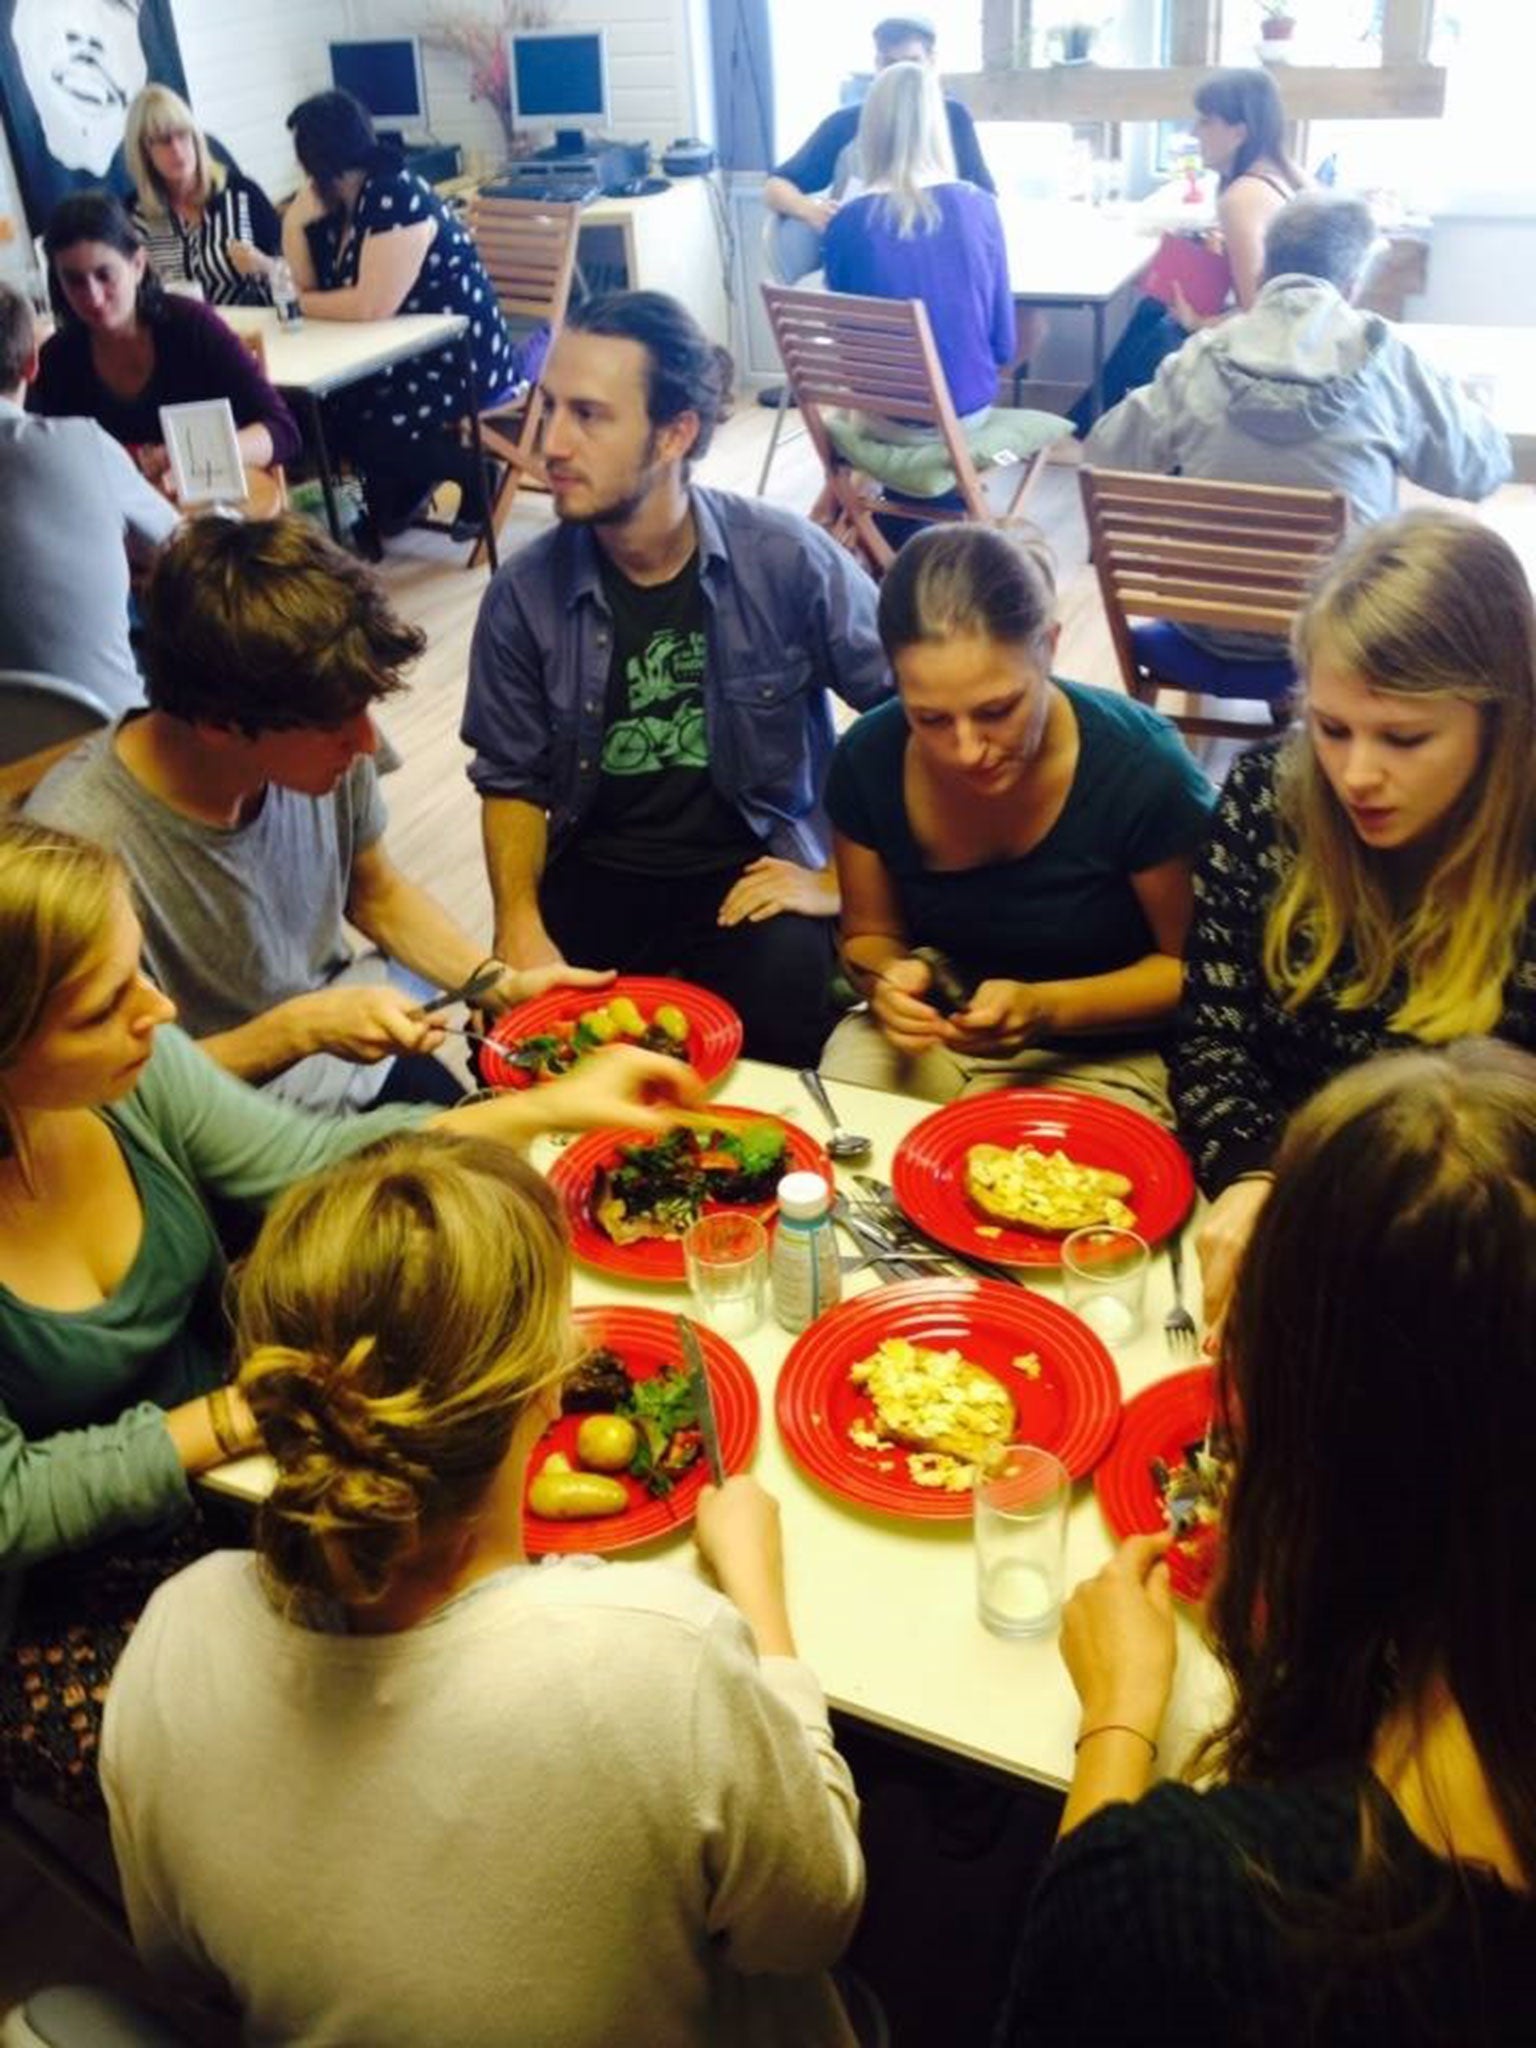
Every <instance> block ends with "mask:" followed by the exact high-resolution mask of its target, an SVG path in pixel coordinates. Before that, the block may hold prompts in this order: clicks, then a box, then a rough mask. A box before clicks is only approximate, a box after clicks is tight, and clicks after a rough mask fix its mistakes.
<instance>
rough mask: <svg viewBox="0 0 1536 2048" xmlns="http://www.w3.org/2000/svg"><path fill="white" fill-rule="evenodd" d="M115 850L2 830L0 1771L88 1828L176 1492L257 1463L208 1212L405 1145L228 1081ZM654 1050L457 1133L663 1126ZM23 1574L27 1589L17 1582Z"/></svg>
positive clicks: (388, 1127) (176, 1521) (65, 836)
mask: <svg viewBox="0 0 1536 2048" xmlns="http://www.w3.org/2000/svg"><path fill="white" fill-rule="evenodd" d="M139 939H140V933H139V923H138V919H137V917H136V916H135V915H134V911H133V906H132V902H131V900H130V898H129V894H128V888H127V883H126V879H125V877H124V874H123V871H122V869H121V867H120V866H119V864H118V862H117V861H116V860H115V859H114V858H113V857H112V855H110V854H108V853H106V852H104V851H103V850H102V849H101V848H99V847H96V846H93V845H91V844H90V843H89V842H87V841H85V840H82V839H77V838H75V837H74V835H73V834H71V833H68V832H63V831H59V830H57V829H53V828H49V827H46V826H42V825H37V824H33V823H31V822H30V821H28V820H24V819H11V820H7V821H4V822H0V957H3V958H4V960H5V962H6V977H5V982H4V986H3V989H0V1776H3V1778H4V1780H5V1782H7V1783H8V1784H11V1785H22V1786H25V1787H26V1788H27V1789H30V1790H35V1791H40V1792H43V1793H45V1794H46V1795H47V1796H48V1797H50V1798H52V1799H55V1800H58V1801H60V1802H61V1803H65V1804H71V1805H76V1806H79V1807H81V1808H83V1809H85V1810H93V1809H96V1808H99V1796H100V1795H99V1789H98V1786H97V1781H96V1774H95V1764H96V1756H95V1748H96V1735H97V1729H98V1725H99V1719H100V1708H101V1701H102V1698H103V1696H104V1693H105V1687H106V1681H107V1679H108V1677H109V1676H110V1674H111V1670H112V1666H113V1663H114V1662H115V1659H116V1657H117V1655H118V1653H119V1651H120V1650H121V1647H122V1643H123V1641H124V1639H125V1637H126V1635H127V1632H128V1630H129V1628H131V1626H132V1623H133V1618H134V1616H135V1615H136V1614H137V1613H138V1610H139V1608H140V1606H142V1604H143V1601H144V1598H145V1596H146V1594H147V1592H148V1590H149V1588H150V1587H151V1586H152V1585H154V1584H155V1583H157V1581H158V1580H159V1579H160V1578H163V1577H164V1576H165V1574H166V1572H167V1571H169V1570H171V1569H174V1568H175V1566H176V1564H178V1563H179V1562H183V1561H184V1560H185V1558H186V1557H187V1556H188V1555H189V1554H191V1553H190V1550H189V1548H188V1546H189V1545H190V1546H191V1547H192V1548H194V1549H195V1548H196V1547H198V1546H200V1545H201V1544H202V1543H203V1542H205V1540H206V1539H205V1538H204V1537H203V1536H202V1535H201V1534H200V1532H199V1531H198V1529H197V1527H196V1524H195V1522H194V1521H192V1520H190V1519H189V1518H190V1517H191V1516H192V1495H191V1490H190V1483H191V1481H192V1479H193V1478H194V1477H195V1476H196V1475H197V1474H199V1473H201V1472H204V1471H207V1470H208V1469H209V1468H210V1467H211V1466H214V1465H217V1464H220V1463H222V1462H223V1461H224V1460H225V1459H227V1458H230V1457H237V1456H240V1455H242V1454H244V1453H245V1452H247V1451H250V1450H251V1449H253V1448H254V1447H255V1444H256V1441H257V1439H256V1429H255V1424H254V1423H253V1421H252V1419H251V1416H250V1413H249V1411H248V1409H247V1407H246V1404H245V1401H244V1397H243V1396H242V1395H241V1394H240V1392H239V1391H238V1389H233V1388H229V1387H227V1386H226V1384H225V1382H226V1380H227V1378H228V1373H229V1362H230V1351H229V1333H228V1330H227V1328H226V1326H225V1319H224V1312H223V1286H224V1279H225V1274H226V1264H225V1256H224V1251H223V1248H222V1246H221V1243H220V1240H219V1236H218V1233H217V1230H216V1226H215V1220H214V1213H213V1205H214V1204H216V1203H218V1202H220V1201H226V1202H233V1203H238V1204H251V1205H261V1204H264V1203H265V1202H267V1201H268V1200H270V1199H271V1198H272V1196H273V1195H275V1194H276V1193H277V1192H278V1191H279V1190H281V1189H282V1188H285V1187H287V1186H288V1185H289V1184H290V1183H291V1182H293V1181H295V1180H297V1179H299V1178H300V1177H302V1176H303V1175H305V1174H307V1173H311V1172H313V1171H314V1170H315V1168H317V1167H320V1166H324V1165H327V1164H331V1163H333V1162H335V1161H336V1160H338V1159H341V1158H344V1157H346V1156H347V1155H349V1154H351V1153H353V1152H355V1151H357V1150H359V1149H360V1148H361V1147H363V1146H365V1145H368V1144H370V1143H372V1142H374V1141H375V1140H377V1139H379V1138H381V1137H386V1136H388V1135H390V1134H391V1133H394V1132H398V1131H400V1130H402V1129H404V1128H408V1127H410V1126H412V1125H414V1124H415V1123H417V1122H419V1121H420V1120H421V1117H422V1115H423V1111H422V1110H420V1109H418V1108H413V1107H410V1106H401V1107H398V1108H386V1109H379V1110H372V1111H368V1112H365V1113H363V1114H362V1115H358V1116H352V1117H346V1118H332V1117H316V1116H309V1115H306V1114H304V1113H303V1112H302V1111H299V1110H297V1109H293V1108H290V1107H288V1106H287V1105H285V1104H282V1103H278V1102H275V1101H273V1100H271V1099H270V1098H269V1097H267V1096H264V1095H262V1094H260V1093H258V1091H256V1090H255V1089H253V1088H248V1087H246V1086H245V1085H244V1083H242V1082H240V1081H237V1080H235V1079H234V1078H233V1077H232V1076H230V1075H229V1074H226V1073H225V1072H224V1070H223V1069H222V1068H221V1067H218V1066H216V1065H215V1064H214V1062H213V1061H212V1060H210V1059H209V1058H207V1056H206V1055H205V1054H203V1053H202V1052H200V1051H199V1050H198V1049H197V1047H196V1046H195V1045H194V1044H193V1043H192V1042H191V1040H190V1039H188V1038H186V1037H185V1036H183V1034H182V1033H181V1032H180V1031H178V1030H176V1029H175V1028H174V1027H173V1025H172V1024H171V1022H170V1020H171V1019H172V1018H173V1017H174V1015H175V1010H174V1006H173V1005H172V1004H171V1003H169V1002H168V1001H167V1000H166V998H165V997H164V996H163V995H162V994H161V993H160V991H159V990H158V989H157V988H155V987H154V986H153V985H152V984H151V983H150V982H148V981H146V980H145V978H144V976H143V974H142V972H141V971H140V967H139ZM679 1087H681V1089H682V1090H683V1092H684V1093H686V1092H688V1090H689V1087H690V1082H689V1079H688V1070H687V1069H686V1068H684V1067H681V1066H679V1064H678V1063H677V1062H676V1061H675V1060H667V1059H665V1058H663V1057H662V1056H661V1055H659V1054H656V1055H650V1054H646V1055H641V1056H640V1062H639V1064H636V1063H635V1062H634V1061H632V1060H628V1059H622V1060H620V1061H613V1060H610V1059H609V1058H608V1057H607V1056H606V1055H605V1056H604V1057H603V1058H602V1059H601V1060H594V1061H592V1062H590V1063H588V1065H587V1067H586V1068H585V1070H584V1071H583V1072H582V1073H580V1074H576V1075H572V1076H570V1077H567V1079H566V1080H565V1081H563V1082H562V1083H561V1084H560V1086H559V1088H556V1087H555V1086H554V1085H553V1084H551V1085H550V1086H548V1087H545V1088H540V1089H538V1090H534V1091H530V1092H529V1093H528V1094H526V1095H510V1096H505V1097H501V1098H498V1099H496V1100H494V1101H490V1102H483V1103H472V1104H466V1105H465V1106H463V1107H461V1108H458V1109H455V1110H452V1111H450V1112H448V1113H447V1114H446V1116H444V1117H443V1118H441V1119H440V1121H441V1122H442V1124H443V1125H444V1127H445V1128H447V1129H449V1130H459V1131H467V1132H472V1133H480V1134H483V1135H485V1136H488V1137H494V1138H500V1139H502V1140H503V1141H504V1142H507V1143H515V1142H518V1141H520V1140H522V1139H524V1138H527V1137H528V1136H531V1135H532V1134H533V1133H534V1132H536V1131H540V1130H543V1129H546V1128H548V1127H550V1126H551V1125H560V1124H561V1123H562V1122H563V1123H564V1124H565V1125H566V1127H568V1128H570V1127H575V1126H577V1125H581V1124H592V1123H596V1124H599V1125H606V1124H612V1123H631V1124H634V1125H636V1126H638V1127H642V1128H648V1129H653V1130H659V1129H664V1128H665V1118H664V1117H663V1115H662V1114H661V1112H660V1111H659V1110H658V1109H656V1108H652V1107H649V1106H647V1105H646V1104H645V1102H644V1101H643V1100H642V1096H643V1094H644V1093H645V1092H646V1091H647V1090H651V1091H654V1092H655V1093H656V1094H657V1095H658V1096H668V1095H675V1094H676V1093H677V1091H678V1090H679ZM23 1575H24V1576H23Z"/></svg>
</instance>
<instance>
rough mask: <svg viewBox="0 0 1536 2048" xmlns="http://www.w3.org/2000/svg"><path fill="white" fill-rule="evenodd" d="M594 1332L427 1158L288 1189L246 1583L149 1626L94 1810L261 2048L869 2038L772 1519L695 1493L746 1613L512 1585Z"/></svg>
mask: <svg viewBox="0 0 1536 2048" xmlns="http://www.w3.org/2000/svg"><path fill="white" fill-rule="evenodd" d="M569 1296H570V1259H569V1252H568V1249H567V1246H566V1243H565V1236H564V1231H563V1228H562V1225H561V1219H560V1212H559V1209H558V1206H557V1204H556V1202H555V1200H554V1198H553V1197H552V1195H551V1194H550V1192H549V1190H548V1189H547V1188H546V1187H545V1185H544V1184H543V1183H542V1182H541V1181H540V1180H539V1179H538V1177H537V1176H536V1175H535V1174H533V1173H532V1172H531V1171H530V1170H529V1169H528V1168H527V1167H525V1166H523V1165H522V1164H521V1163H520V1162H519V1161H518V1160H517V1159H516V1158H515V1157H514V1156H513V1155H512V1154H510V1153H509V1152H507V1151H506V1150H505V1149H504V1148H503V1147H500V1146H495V1145H487V1144H484V1143H480V1142H466V1141H464V1140H461V1139H451V1138H447V1137H444V1136H439V1135H436V1134H433V1135H427V1136H421V1137H413V1138H407V1139H402V1140H400V1141H398V1142H396V1143H393V1144H391V1145H388V1146H386V1147H382V1148H380V1149H378V1150H377V1151H375V1152H373V1153H372V1154H370V1155H368V1156H367V1157H366V1158H360V1159H356V1160H353V1161H351V1162H350V1163H349V1164H348V1165H346V1166H344V1167H342V1168H340V1169H338V1170H337V1171H335V1172H332V1173H330V1174H328V1175H325V1176H323V1177H320V1178H317V1179H314V1180H311V1181H310V1182H308V1183H306V1184H305V1185H304V1186H303V1187H300V1188H296V1189H294V1190H293V1191H292V1192H291V1193H290V1194H289V1195H288V1196H286V1197H285V1198H284V1200H283V1201H282V1202H280V1203H279V1204H278V1205H277V1206H276V1207H275V1208H274V1210H273V1212H272V1214H271V1216H270V1217H269V1218H268V1221H267V1224H266V1227H265V1229H264V1230H263V1232H262V1235H261V1238H260V1240H259V1242H258V1244H257V1246H256V1249H255V1251H254V1252H253V1254H252V1256H251V1258H250V1261H249V1263H248V1265H247V1267H246V1269H245V1271H244V1273H243V1275H242V1279H241V1285H240V1300H239V1331H238V1348H239V1353H240V1358H241V1366H240V1387H241V1390H242V1392H243V1394H244V1395H245V1398H246V1399H247V1400H248V1401H249V1402H250V1404H251V1407H252V1409H253V1411H254V1413H255V1415H256V1417H257V1419H258V1422H259V1424H260V1427H261V1431H262V1435H263V1438H264V1440H265V1442H266V1444H267V1447H268V1449H269V1450H270V1451H271V1453H272V1456H273V1458H274V1459H275V1461H276V1465H277V1478H276V1483H275V1485H274V1487H273V1491H272V1494H271V1496H270V1498H269V1500H268V1501H267V1502H266V1504H265V1505H264V1507H263V1509H262V1511H261V1515H260V1520H259V1523H258V1529H257V1554H256V1556H255V1557H251V1556H249V1555H247V1554H245V1553H225V1554H223V1555H221V1556H217V1557H210V1558H207V1559H205V1560H203V1562H202V1563H201V1564H199V1565H197V1566H195V1567H194V1568H193V1569H191V1570H190V1571H187V1572H185V1573H183V1574H182V1575H181V1576H180V1577H179V1578H178V1579H176V1580H175V1581H173V1582H172V1583H171V1584H169V1585H167V1586H166V1587H164V1588H163V1589H162V1592H161V1593H160V1595H159V1596H158V1597H157V1598H156V1599H155V1601H154V1602H153V1603H152V1604H151V1606H150V1608H149V1610H148V1611H147V1612H146V1614H145V1616H144V1619H143V1621H142V1623H141V1624H140V1627H139V1630H138V1632H137V1633H136V1635H135V1637H134V1640H133V1642H132V1643H131V1645H130V1646H129V1649H128V1652H127V1655H126V1656H125V1658H124V1660H123V1663H122V1667H121V1669H120V1671H119V1674H118V1678H117V1681H116V1684H115V1685H114V1688H113V1693H112V1700H111V1705H110V1709H109V1714H108V1723H107V1731H106V1745H105V1759H104V1766H103V1775H104V1779H105V1782H106V1787H107V1796H108V1801H109V1805H110V1808H111V1812H112V1818H113V1835H114V1842H115V1845H116V1849H117V1854H118V1862H119V1867H120V1869H121V1871H122V1875H123V1881H124V1889H125V1893H126V1896H127V1901H128V1909H129V1914H130V1917H131V1919H132V1922H133V1929H134V1935H135V1939H136V1940H137V1942H138V1945H139V1948H140V1951H141V1953H142V1954H143V1955H144V1957H145V1959H146V1961H148V1962H149V1964H150V1965H151V1966H152V1967H153V1968H155V1969H156V1970H158V1971H160V1972H162V1973H163V1974H166V1975H168V1976H172V1977H175V1978H177V1979H180V1980H181V1981H183V1982H188V1983H191V1984H193V1985H195V1986H199V1987H202V1988H204V1989H207V1988H209V1987H210V1986H212V1987H217V1988H218V1989H220V1990H223V1991H226V1992H228V1993H229V1994H230V1995H232V1997H233V1999H234V2002H235V2004H236V2005H237V2006H238V2008H239V2010H240V2012H241V2014H242V2015H243V2018H244V2021H245V2025H246V2028H247V2030H248V2032H249V2033H250V2034H251V2036H252V2037H253V2038H260V2039H267V2040H282V2041H299V2040H308V2041H320V2040H342V2039H345V2040H349V2041H358V2042H363V2041H366V2042H367V2043H369V2044H370V2048H407V2044H409V2048H415V2044H417V2043H420V2042H424V2041H432V2040H442V2039H451V2040H452V2041H453V2042H454V2043H455V2044H456V2048H477V2044H481V2043H484V2044H487V2048H489V2044H492V2043H496V2044H500V2043H502V2042H506V2041H508V2040H511V2039H516V2040H518V2041H527V2042H550V2043H553V2042H556V2041H562V2042H571V2043H577V2042H592V2043H598V2042H605V2043H606V2042H610V2041H620V2040H624V2039H629V2038H633V2039H637V2040H643V2041H644V2042H645V2043H646V2044H647V2048H704V2044H705V2043H717V2042H731V2043H734V2044H742V2048H749V2044H753V2043H761V2044H763V2048H768V2044H770V2043H776V2042H791V2041H792V2042H794V2043H796V2044H797V2048H834V2044H848V2043H850V2041H851V2036H850V2035H849V2032H848V2029H847V2026H846V2023H845V2021H844V2019H843V2016H842V2013H841V2010H840V2008H839V2006H838V2002H837V2000H836V1997H835V1995H834V1993H833V1991H832V1988H831V1984H830V1981H829V1980H828V1978H827V1977H826V1976H825V1974H824V1972H825V1968H826V1966H827V1965H828V1964H829V1963H831V1962H832V1961H833V1960H834V1959H835V1957H836V1955H837V1953H838V1951H839V1949H840V1948H841V1947H842V1945H843V1943H844V1941H845V1940H846V1938H847V1935H848V1933H849V1931H850V1929H851V1925H852V1921H853V1917H854V1915H855V1913H856V1911H857V1908H858V1903H859V1898H860V1893H861V1888H862V1868H861V1863H860V1858H859V1850H858V1841H857V1833H856V1828H855V1812H856V1806H855V1801H854V1798H853V1790H852V1786H851V1784H850V1782H849V1778H848V1774H847V1771H846V1768H845V1767H844V1765H843V1764H842V1762H841V1760H840V1759H839V1757H838V1756H837V1753H836V1751H835V1750H834V1749H833V1747H832V1738H831V1733H830V1730H829V1728H828V1725H827V1718H826V1707H825V1702H824V1701H823V1699H822V1696H821V1691H820V1688H819V1686H818V1685H817V1683H816V1681H815V1679H814V1677H813V1676H812V1674H811V1673H810V1671H809V1670H808V1669H807V1668H806V1667H805V1666H804V1665H803V1664H801V1663H800V1662H799V1661H798V1660H797V1658H796V1655H795V1647H794V1641H793V1638H792V1636H791V1633H790V1625H789V1618H788V1613H787V1609H786V1605H785V1597H784V1577H783V1565H782V1559H781V1555H780V1548H779V1532H778V1515H777V1508H776V1506H775V1504H774V1502H773V1501H772V1499H771V1498H770V1496H769V1495H767V1494H766V1493H764V1492H763V1490H762V1489H761V1488H760V1487H759V1486H758V1485H757V1484H756V1482H755V1481H754V1480H752V1479H749V1478H747V1477H745V1476H738V1477H735V1478H732V1479H729V1480H727V1481H726V1482H725V1484H724V1485H723V1486H722V1487H720V1488H719V1489H715V1488H713V1487H707V1488H706V1489H705V1490H704V1493H703V1495H702V1496H701V1499H700V1503H699V1510H698V1523H697V1540H698V1546H699V1550H700V1553H701V1555H702V1557H703V1559H704V1561H705V1563H706V1564H707V1565H708V1566H709V1567H710V1568H711V1570H712V1571H713V1573H714V1575H715V1578H716V1579H717V1581H718V1583H719V1585H720V1587H721V1589H722V1591H723V1592H724V1594H725V1595H726V1596H727V1597H726V1598H724V1599H722V1598H721V1595H720V1594H719V1593H716V1592H714V1591H713V1590H711V1589H710V1588H708V1587H706V1586H704V1585H703V1584H701V1583H700V1582H699V1580H698V1579H697V1578H696V1577H694V1576H693V1574H691V1573H688V1572H682V1571H677V1570H675V1569H669V1568H668V1567H666V1566H663V1565H661V1564H650V1563H641V1564H605V1563H602V1562H600V1561H598V1560H596V1559H593V1558H580V1557H571V1558H562V1559H559V1560H550V1561H547V1562H546V1563H545V1564H544V1565H543V1566H541V1567H539V1568H537V1569H534V1568H531V1567H530V1566H529V1565H528V1563H527V1561H526V1558H525V1556H524V1552H523V1543H522V1513H523V1488H524V1480H525V1476H526V1472H527V1466H528V1460H529V1454H530V1452H531V1450H532V1448H533V1446H534V1444H535V1443H536V1442H537V1440H538V1439H539V1437H540V1436H541V1435H542V1433H543V1432H544V1430H545V1429H546V1428H548V1426H549V1425H550V1423H551V1422H552V1421H553V1419H554V1418H555V1417H556V1416H557V1415H558V1413H559V1411H560V1387H561V1382H562V1380H563V1379H564V1378H565V1377H566V1375H567V1373H568V1372H569V1370H570V1368H571V1366H572V1364H573V1363H574V1359H575V1338H574V1333H573V1331H572V1328H571V1322H570V1306H569ZM231 1841H238V1843H239V1851H238V1853H237V1854H230V1853H228V1845H229V1844H230V1843H231ZM449 2014H451V2016H452V2017H451V2020H449V2019H448V2018H447V2017H446V2015H449Z"/></svg>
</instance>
